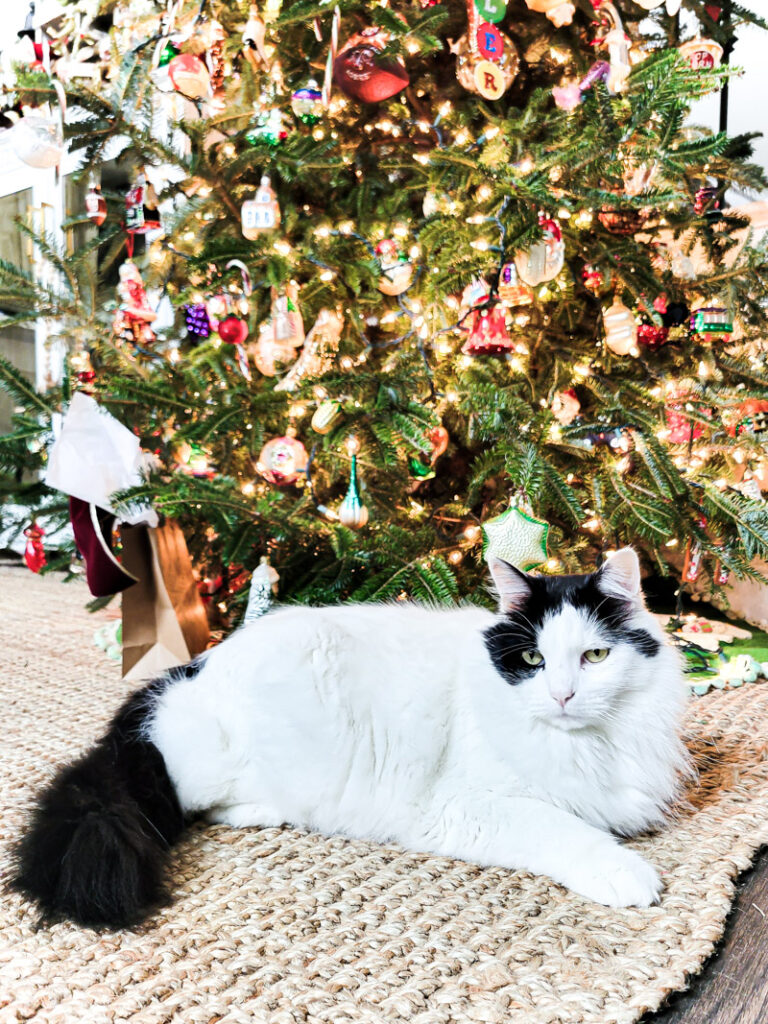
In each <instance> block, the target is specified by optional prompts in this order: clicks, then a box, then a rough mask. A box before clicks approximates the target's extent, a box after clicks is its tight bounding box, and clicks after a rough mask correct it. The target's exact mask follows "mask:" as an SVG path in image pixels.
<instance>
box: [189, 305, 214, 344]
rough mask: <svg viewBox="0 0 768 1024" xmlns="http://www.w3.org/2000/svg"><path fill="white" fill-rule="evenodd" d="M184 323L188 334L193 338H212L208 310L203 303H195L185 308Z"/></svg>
mask: <svg viewBox="0 0 768 1024" xmlns="http://www.w3.org/2000/svg"><path fill="white" fill-rule="evenodd" d="M184 322H185V324H186V327H187V333H188V334H191V335H192V337H193V338H201V339H205V338H209V337H210V336H211V321H210V320H209V319H208V310H207V309H206V308H205V304H204V303H202V302H193V303H190V304H188V305H186V306H185V307H184Z"/></svg>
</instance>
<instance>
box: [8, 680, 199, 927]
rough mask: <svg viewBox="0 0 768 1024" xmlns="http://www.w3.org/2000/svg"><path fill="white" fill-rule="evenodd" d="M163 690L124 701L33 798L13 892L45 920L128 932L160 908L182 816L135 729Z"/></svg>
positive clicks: (158, 762)
mask: <svg viewBox="0 0 768 1024" xmlns="http://www.w3.org/2000/svg"><path fill="white" fill-rule="evenodd" d="M169 682H170V679H161V680H157V681H156V682H155V683H151V684H150V685H149V686H148V687H147V688H145V689H144V690H142V691H140V692H139V693H136V694H134V695H133V696H132V697H131V698H129V700H127V701H126V703H125V704H124V705H123V706H122V708H121V709H120V711H119V712H118V713H117V715H116V716H115V718H114V720H113V721H112V724H111V726H110V728H109V730H108V731H107V733H106V735H105V736H104V737H103V738H102V739H101V740H99V742H98V743H97V744H96V746H95V747H94V748H93V749H92V750H90V751H89V752H88V753H87V754H85V755H84V756H83V757H82V758H80V760H79V761H76V762H75V763H74V764H71V765H69V766H67V767H66V768H63V769H62V770H61V771H60V772H59V774H58V775H57V776H56V778H55V779H54V780H53V782H52V783H51V784H50V785H49V786H48V787H47V788H46V789H45V790H43V792H42V793H41V794H40V796H39V798H38V800H37V805H36V807H35V809H34V811H33V813H32V818H31V821H30V823H29V826H28V829H27V831H26V833H25V834H24V835H23V837H22V838H21V840H20V841H19V843H18V845H17V847H16V851H15V871H14V874H13V877H12V879H11V885H12V887H13V888H15V889H16V890H17V891H19V892H22V893H23V894H24V895H25V896H27V897H28V898H30V899H32V900H34V901H35V903H37V905H38V907H39V908H40V910H41V913H42V919H43V921H46V922H50V921H55V920H60V919H62V918H68V919H69V920H72V921H75V922H76V923H77V924H81V925H89V926H93V927H98V926H107V927H110V928H123V927H130V926H132V925H135V924H138V923H139V922H140V921H141V920H142V919H143V918H145V917H146V916H147V915H148V914H149V913H151V912H152V911H153V910H154V909H156V908H157V907H158V906H161V905H162V904H164V903H166V902H167V900H168V888H167V882H166V876H167V870H168V860H169V850H170V847H171V844H172V843H174V842H175V841H176V839H178V837H179V835H180V834H181V832H182V829H183V828H184V816H183V814H182V811H181V807H180V805H179V801H178V799H177V796H176V793H175V791H174V788H173V784H172V783H171V780H170V778H169V776H168V772H167V771H166V767H165V762H164V761H163V758H162V755H161V754H160V751H159V750H158V749H157V747H155V746H154V744H152V743H150V742H149V741H148V740H147V739H146V738H144V735H143V726H144V724H145V722H146V718H147V715H148V714H149V713H150V711H151V709H152V707H153V706H154V701H155V698H156V696H157V695H158V693H159V692H161V691H162V689H164V688H165V686H167V685H168V683H169Z"/></svg>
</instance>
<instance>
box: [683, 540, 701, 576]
mask: <svg viewBox="0 0 768 1024" xmlns="http://www.w3.org/2000/svg"><path fill="white" fill-rule="evenodd" d="M703 557H704V552H703V550H702V547H701V544H699V542H698V541H695V542H694V541H690V540H689V541H688V544H687V545H686V548H685V558H684V560H683V576H682V579H683V583H695V582H696V580H697V579H698V578H699V575H700V574H701V563H702V559H703Z"/></svg>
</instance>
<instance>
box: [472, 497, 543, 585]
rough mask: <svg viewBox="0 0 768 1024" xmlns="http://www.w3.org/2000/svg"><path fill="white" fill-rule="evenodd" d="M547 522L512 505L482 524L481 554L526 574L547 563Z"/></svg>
mask: <svg viewBox="0 0 768 1024" xmlns="http://www.w3.org/2000/svg"><path fill="white" fill-rule="evenodd" d="M548 533H549V523H546V522H544V521H543V520H542V519H536V518H535V517H534V516H531V515H528V513H526V512H523V511H521V510H520V509H519V508H518V507H517V506H515V505H512V506H511V507H510V508H508V509H507V511H506V512H502V513H501V515H500V516H496V517H495V518H494V519H489V520H488V522H487V523H484V524H483V555H484V556H485V558H486V561H487V560H488V558H490V557H492V556H495V557H496V558H503V559H504V561H505V562H509V564H510V565H514V566H515V568H516V569H522V571H523V572H528V571H529V570H531V569H535V568H536V566H537V565H541V564H542V562H546V560H547V534H548Z"/></svg>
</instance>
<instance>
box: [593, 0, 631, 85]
mask: <svg viewBox="0 0 768 1024" xmlns="http://www.w3.org/2000/svg"><path fill="white" fill-rule="evenodd" d="M599 12H600V14H601V15H603V17H604V20H605V23H606V24H607V26H608V31H607V32H606V34H605V35H604V36H602V37H599V38H597V39H596V40H595V42H596V43H598V44H600V45H602V46H606V47H607V48H608V63H609V66H610V71H609V72H608V77H607V78H606V80H605V84H606V87H607V89H608V91H609V92H612V93H618V92H623V90H624V89H625V88H626V84H627V79H628V78H629V73H630V71H631V70H632V64H631V62H630V60H629V37H628V36H627V34H626V33H625V31H624V26H623V24H622V21H621V17H620V15H619V12H618V11H617V10H616V8H615V7H614V5H613V4H612V3H609V2H607V0H603V3H601V5H600V8H599Z"/></svg>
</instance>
